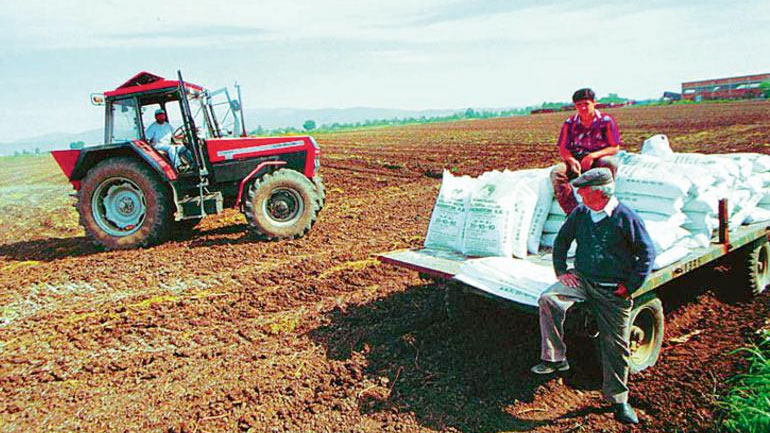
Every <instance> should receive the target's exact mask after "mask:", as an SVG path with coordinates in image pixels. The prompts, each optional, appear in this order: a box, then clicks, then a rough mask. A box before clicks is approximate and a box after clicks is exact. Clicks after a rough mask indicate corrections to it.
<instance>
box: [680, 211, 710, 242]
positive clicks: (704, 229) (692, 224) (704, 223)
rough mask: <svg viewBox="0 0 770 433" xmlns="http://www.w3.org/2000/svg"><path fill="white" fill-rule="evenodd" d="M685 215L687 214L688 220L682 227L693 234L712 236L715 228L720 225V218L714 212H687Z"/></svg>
mask: <svg viewBox="0 0 770 433" xmlns="http://www.w3.org/2000/svg"><path fill="white" fill-rule="evenodd" d="M685 215H687V221H686V222H685V223H684V224H682V227H684V228H685V229H687V230H689V231H690V232H691V233H692V234H703V235H705V236H707V237H708V238H711V236H712V235H713V234H714V230H716V229H717V228H718V227H719V219H717V218H716V217H715V216H714V214H712V213H704V212H686V213H685Z"/></svg>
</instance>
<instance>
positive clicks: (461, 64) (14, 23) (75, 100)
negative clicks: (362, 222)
mask: <svg viewBox="0 0 770 433" xmlns="http://www.w3.org/2000/svg"><path fill="white" fill-rule="evenodd" d="M0 29H2V30H0V83H2V84H3V96H2V101H3V104H2V106H1V107H0V131H2V137H1V138H0V141H9V140H14V139H19V138H25V137H31V136H37V135H42V134H46V133H50V132H80V131H83V130H87V129H93V128H99V127H100V126H101V124H102V109H100V108H97V107H93V106H91V105H90V102H89V98H88V95H89V93H91V92H101V91H105V90H110V89H113V88H115V87H116V86H118V85H120V84H121V83H122V82H124V81H125V80H126V79H128V78H130V77H131V76H132V75H134V74H135V73H136V72H138V71H142V70H145V71H150V72H153V73H155V74H158V75H162V76H166V77H173V76H174V75H175V74H176V70H177V69H181V70H182V71H183V73H184V76H185V78H186V79H187V80H189V81H192V82H195V83H198V84H201V85H204V86H205V87H208V88H218V87H222V86H225V85H228V86H229V85H232V84H233V82H235V81H236V80H237V81H238V82H239V83H240V84H241V85H242V90H243V98H244V105H245V106H246V107H247V108H258V107H300V108H328V107H336V108H344V107H356V106H368V107H387V108H407V109H423V108H455V107H456V108H462V107H510V106H526V105H532V104H539V103H542V102H543V101H557V100H558V101H565V100H569V97H570V95H571V94H572V91H573V90H575V89H576V88H578V87H582V86H590V87H593V88H594V90H596V92H597V94H599V95H606V94H607V93H609V92H613V93H618V94H620V95H621V96H626V97H630V98H637V99H646V98H651V97H659V96H660V95H661V94H662V93H663V91H664V90H674V91H678V90H679V89H680V84H681V82H682V81H691V80H697V79H703V78H713V77H720V76H730V75H745V74H752V73H763V72H770V56H768V46H770V1H768V0H750V1H734V2H726V1H706V0H701V1H686V0H683V1H655V0H651V1H650V0H648V1H612V0H603V1H590V2H584V1H577V0H572V1H548V0H540V1H529V0H527V1H515V0H489V1H478V0H477V1H471V0H426V1H419V0H387V1H367V0H300V1H295V0H275V1H273V0H253V1H240V0H229V1H222V0H216V1H209V0H203V1H202V0H196V1H186V2H178V1H176V0H154V1H144V0H132V1H114V0H100V1H86V0H67V1H55V0H50V1H40V0H0Z"/></svg>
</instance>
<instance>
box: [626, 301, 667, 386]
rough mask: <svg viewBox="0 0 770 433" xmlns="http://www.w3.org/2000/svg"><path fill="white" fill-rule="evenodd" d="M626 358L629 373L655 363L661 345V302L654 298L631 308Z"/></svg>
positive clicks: (662, 320) (636, 371)
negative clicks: (628, 353)
mask: <svg viewBox="0 0 770 433" xmlns="http://www.w3.org/2000/svg"><path fill="white" fill-rule="evenodd" d="M630 323H631V330H630V335H629V342H628V348H629V352H630V356H629V358H628V364H629V368H630V370H631V373H632V374H634V373H638V372H640V371H642V370H644V369H646V368H648V367H652V366H653V365H655V362H657V361H658V355H660V348H661V347H662V345H663V327H664V318H663V304H662V303H661V302H660V299H658V298H654V299H652V300H650V301H647V302H644V303H642V304H640V305H635V306H634V307H633V309H632V310H631V320H630Z"/></svg>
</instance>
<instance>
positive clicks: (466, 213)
mask: <svg viewBox="0 0 770 433" xmlns="http://www.w3.org/2000/svg"><path fill="white" fill-rule="evenodd" d="M548 173H549V172H548V169H533V170H520V171H514V172H511V171H507V170H506V171H505V172H500V171H491V172H486V173H484V174H482V175H481V176H479V177H478V178H476V179H474V178H470V177H468V176H463V177H455V176H452V174H451V173H450V172H448V171H444V175H443V181H442V184H441V189H440V190H439V195H438V198H437V199H436V204H435V206H434V208H433V214H432V215H431V220H430V225H429V226H428V234H427V236H426V238H425V247H428V248H441V249H448V250H452V251H456V252H459V253H462V254H464V255H466V256H477V257H488V256H500V257H511V256H515V257H519V258H523V257H526V255H527V251H528V250H530V251H531V252H537V248H538V246H539V244H540V236H541V234H542V227H543V224H544V223H545V219H546V218H545V217H546V216H547V215H548V209H549V208H550V206H551V202H552V201H553V189H552V187H551V183H550V181H549V177H548Z"/></svg>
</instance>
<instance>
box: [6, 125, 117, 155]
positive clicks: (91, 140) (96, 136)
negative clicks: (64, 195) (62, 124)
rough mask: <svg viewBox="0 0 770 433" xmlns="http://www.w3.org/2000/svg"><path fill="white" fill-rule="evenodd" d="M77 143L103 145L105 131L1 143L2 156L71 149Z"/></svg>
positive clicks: (47, 135) (45, 136)
mask: <svg viewBox="0 0 770 433" xmlns="http://www.w3.org/2000/svg"><path fill="white" fill-rule="evenodd" d="M75 141H82V142H84V143H86V144H97V143H101V142H103V141H104V130H103V129H92V130H89V131H85V132H79V133H66V132H54V133H51V134H46V135H41V136H38V137H31V138H24V139H21V140H17V141H12V142H7V143H0V155H13V153H14V152H23V151H27V152H29V153H35V149H40V152H41V153H42V152H49V151H51V150H57V149H69V145H70V143H72V142H75Z"/></svg>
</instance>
